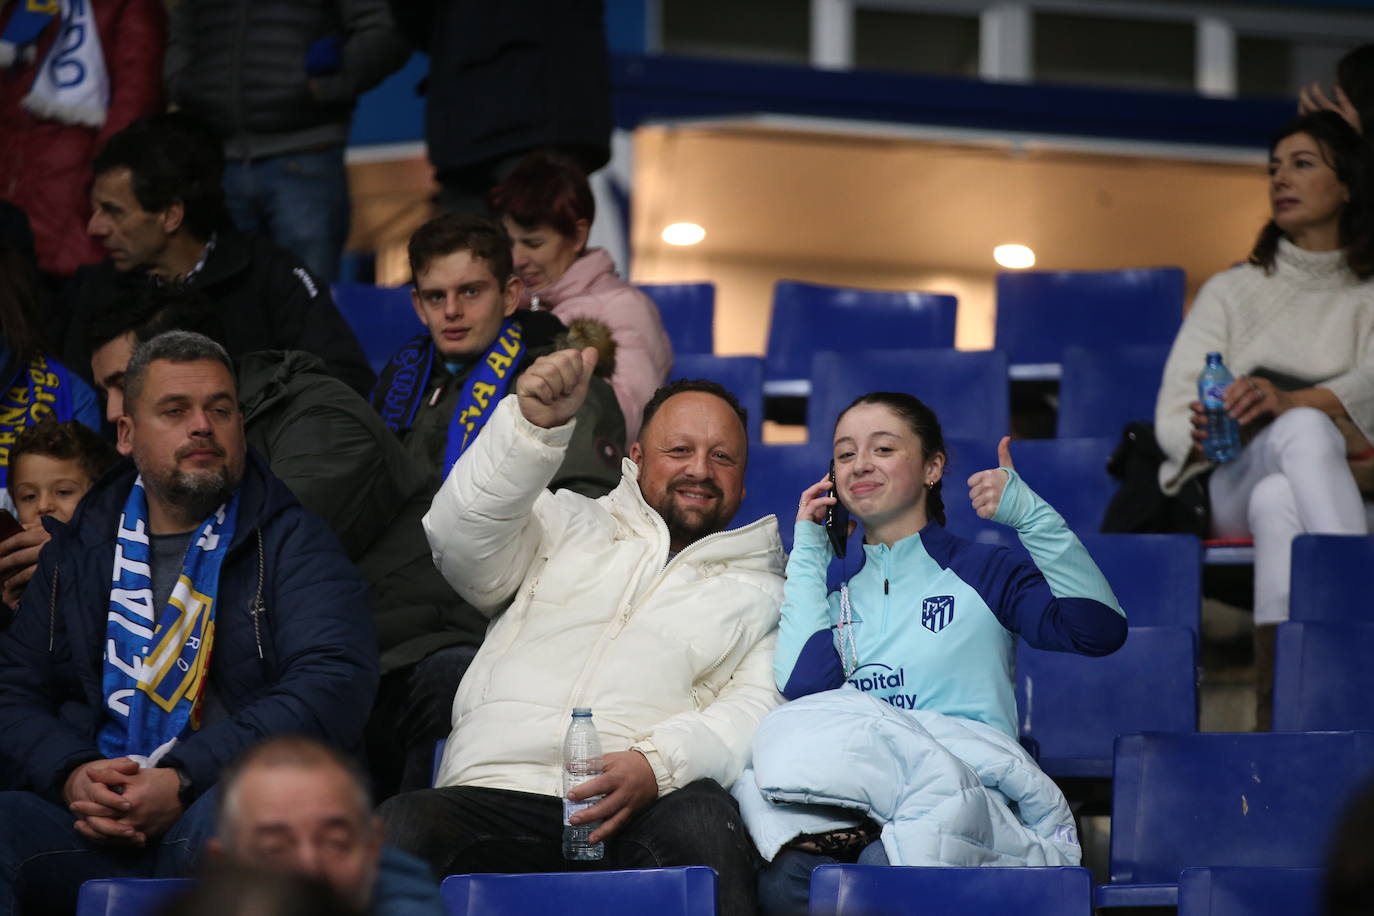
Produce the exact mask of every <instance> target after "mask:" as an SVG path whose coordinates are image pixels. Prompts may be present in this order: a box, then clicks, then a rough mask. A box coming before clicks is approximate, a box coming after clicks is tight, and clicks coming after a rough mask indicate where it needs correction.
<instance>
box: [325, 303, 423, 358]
mask: <svg viewBox="0 0 1374 916" xmlns="http://www.w3.org/2000/svg"><path fill="white" fill-rule="evenodd" d="M334 302H335V303H336V304H337V305H338V306H339V311H340V312H341V313H342V314H343V316H344V320H345V321H347V322H348V326H349V327H351V328H352V329H353V333H354V335H355V336H357V338H358V343H360V344H361V345H362V348H363V353H364V355H366V356H367V362H368V365H370V366H371V367H372V371H373V372H380V371H381V370H382V368H383V367H384V366H385V365H386V364H387V361H388V360H389V359H391V357H392V356H393V355H395V353H396V351H397V350H399V349H401V346H402V345H403V344H404V343H405V342H406V341H408V340H410V339H411V338H412V337H414V336H415V335H417V334H423V333H424V332H425V326H424V325H423V324H421V323H420V319H419V318H417V317H416V316H415V309H414V308H413V307H412V306H411V304H410V287H409V286H396V287H389V286H373V285H371V284H370V283H339V284H336V285H335V286H334Z"/></svg>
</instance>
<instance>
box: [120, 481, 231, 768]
mask: <svg viewBox="0 0 1374 916" xmlns="http://www.w3.org/2000/svg"><path fill="white" fill-rule="evenodd" d="M238 511H239V494H238V491H237V490H235V491H234V495H233V496H232V497H230V498H229V501H228V502H227V503H225V504H224V505H222V506H220V507H219V508H218V509H216V510H215V511H214V513H212V514H211V515H210V517H209V518H207V519H206V520H205V522H204V523H203V524H202V525H201V526H200V528H199V529H198V530H197V531H196V532H195V534H194V535H193V536H192V540H191V544H190V546H189V547H188V548H187V549H186V557H185V559H184V560H183V561H182V567H181V575H180V576H179V577H178V578H177V583H176V586H175V587H174V588H173V589H172V595H171V598H170V599H169V600H168V601H167V606H166V607H165V608H155V607H153V571H152V566H151V556H152V550H151V545H150V542H149V535H148V496H147V493H146V492H144V489H143V477H142V475H140V476H139V478H138V479H137V480H135V481H134V486H133V489H131V490H130V491H129V498H128V500H127V501H126V502H125V503H124V511H123V512H122V513H121V514H120V516H119V534H118V536H117V537H116V540H115V561H114V573H113V575H112V580H113V582H112V585H113V587H112V588H111V590H110V612H109V616H108V617H107V618H106V624H105V646H106V651H105V673H104V679H103V683H102V694H103V696H104V698H105V723H104V725H103V726H102V727H101V729H100V735H99V740H98V743H99V747H100V753H101V754H103V755H104V756H106V757H125V756H127V757H132V758H134V759H135V760H137V761H138V762H139V763H140V764H142V765H144V766H156V765H157V762H158V760H160V759H161V758H162V756H163V755H164V754H166V753H167V752H168V751H169V750H171V749H172V747H173V746H174V745H175V744H176V743H177V741H178V740H180V739H181V738H183V737H185V735H186V734H187V732H188V731H195V730H196V729H198V728H200V707H201V701H202V700H203V698H204V696H205V684H206V678H207V676H208V674H209V670H210V650H211V646H212V644H213V642H214V632H215V595H216V593H217V592H218V591H219V573H220V567H221V566H222V565H223V563H224V556H225V554H226V553H228V551H229V544H230V542H231V541H233V539H234V528H235V526H236V525H237V523H238Z"/></svg>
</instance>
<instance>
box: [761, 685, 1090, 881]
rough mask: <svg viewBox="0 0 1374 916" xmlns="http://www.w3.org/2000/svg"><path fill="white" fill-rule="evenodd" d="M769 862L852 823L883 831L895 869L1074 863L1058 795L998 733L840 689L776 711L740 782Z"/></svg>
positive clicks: (1077, 852)
mask: <svg viewBox="0 0 1374 916" xmlns="http://www.w3.org/2000/svg"><path fill="white" fill-rule="evenodd" d="M734 794H735V798H736V799H737V800H738V801H739V803H740V809H741V811H742V812H743V815H744V819H745V822H746V824H747V825H748V827H749V832H750V834H751V835H752V836H753V838H754V842H755V844H757V846H758V847H759V851H760V852H761V853H762V854H763V856H764V858H765V859H768V860H770V861H771V860H772V859H773V857H774V856H775V855H776V854H777V852H778V850H779V849H781V848H782V847H783V845H785V844H786V843H787V842H788V841H789V840H791V839H793V838H795V837H796V836H798V835H800V834H803V833H818V832H822V831H825V830H831V829H834V828H836V827H842V826H848V825H852V824H854V823H857V822H858V820H860V819H861V818H862V817H863V816H865V815H867V816H868V817H871V818H872V819H873V820H874V821H876V822H877V823H878V824H880V825H881V826H882V842H883V847H884V849H885V850H886V852H887V858H888V861H889V862H891V863H892V864H894V865H949V866H974V865H1001V866H1025V865H1078V864H1079V863H1080V861H1081V859H1082V850H1081V849H1080V847H1079V845H1078V838H1077V833H1076V831H1075V829H1074V821H1073V815H1072V813H1071V812H1070V811H1069V806H1068V803H1067V802H1066V801H1065V800H1064V795H1063V793H1062V792H1060V791H1059V787H1058V786H1056V785H1055V784H1054V782H1053V781H1052V780H1051V779H1050V778H1049V777H1048V776H1046V775H1045V774H1044V773H1043V772H1041V770H1040V768H1039V767H1038V766H1036V764H1035V762H1034V761H1033V760H1032V759H1031V758H1030V756H1029V755H1028V754H1027V753H1026V752H1025V750H1024V749H1023V748H1022V747H1021V746H1020V745H1019V744H1018V743H1017V742H1016V741H1014V740H1012V739H1011V738H1009V737H1007V736H1006V735H1004V734H1002V733H1001V732H999V731H998V730H996V729H994V728H992V727H990V726H987V725H983V724H982V723H980V722H973V721H971V720H967V719H957V718H954V717H951V716H945V715H942V714H940V713H936V712H929V711H924V710H915V711H912V710H899V709H896V708H894V707H892V706H889V705H888V704H887V703H884V702H882V701H881V700H878V699H876V698H874V697H871V696H868V695H866V694H863V693H860V692H859V691H858V690H856V689H854V688H853V687H849V686H845V687H841V688H839V689H837V690H828V691H825V692H822V693H816V694H812V695H810V696H807V697H803V698H801V699H799V700H796V701H794V702H791V703H787V704H786V705H784V706H781V707H779V708H778V709H775V710H773V711H772V712H771V713H769V715H768V716H767V718H765V719H764V721H763V724H762V725H760V726H759V730H758V733H757V734H756V735H755V736H754V761H753V765H752V767H751V768H750V769H749V770H747V771H746V772H745V773H744V775H743V776H742V777H741V778H740V779H739V781H738V782H736V783H735V788H734Z"/></svg>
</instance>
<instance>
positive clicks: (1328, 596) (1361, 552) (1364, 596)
mask: <svg viewBox="0 0 1374 916" xmlns="http://www.w3.org/2000/svg"><path fill="white" fill-rule="evenodd" d="M1370 569H1374V535H1352V534H1303V535H1299V536H1298V537H1296V538H1294V539H1293V577H1292V580H1291V582H1292V588H1291V591H1290V593H1289V597H1288V608H1289V613H1288V619H1289V620H1296V621H1309V620H1333V621H1339V620H1349V621H1370V620H1374V613H1371V610H1370V592H1369V570H1370Z"/></svg>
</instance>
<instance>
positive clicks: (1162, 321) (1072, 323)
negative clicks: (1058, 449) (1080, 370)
mask: <svg viewBox="0 0 1374 916" xmlns="http://www.w3.org/2000/svg"><path fill="white" fill-rule="evenodd" d="M1183 292H1184V274H1183V269H1182V268H1179V267H1144V268H1134V269H1128V270H1100V271H1098V270H1093V271H1067V270H1065V271H1043V270H1023V271H1008V272H1005V273H1000V274H998V275H997V331H996V346H997V348H998V349H1000V350H1005V351H1006V353H1007V357H1008V358H1009V359H1010V360H1011V362H1012V364H1013V365H1021V364H1025V363H1058V362H1062V361H1063V355H1064V348H1065V347H1066V346H1070V345H1072V344H1078V345H1080V346H1084V347H1089V348H1095V347H1111V346H1120V345H1123V344H1155V345H1159V346H1167V345H1168V344H1170V343H1172V342H1173V339H1174V335H1175V334H1177V333H1178V328H1179V324H1181V323H1182V321H1183Z"/></svg>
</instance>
